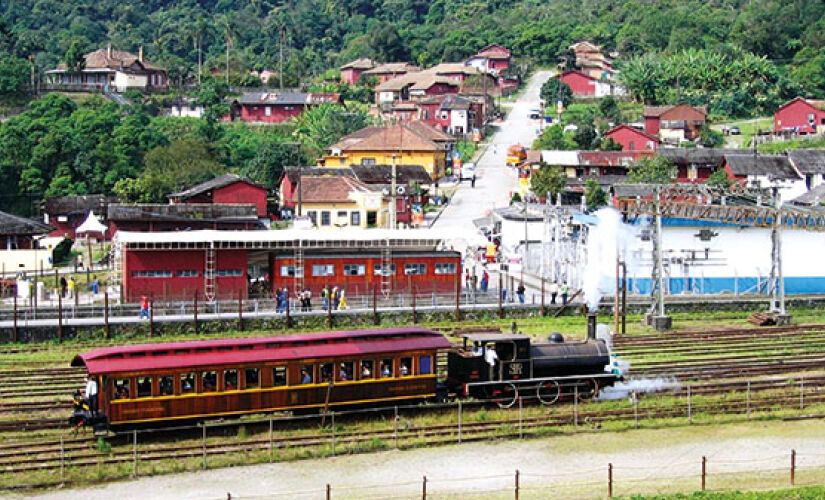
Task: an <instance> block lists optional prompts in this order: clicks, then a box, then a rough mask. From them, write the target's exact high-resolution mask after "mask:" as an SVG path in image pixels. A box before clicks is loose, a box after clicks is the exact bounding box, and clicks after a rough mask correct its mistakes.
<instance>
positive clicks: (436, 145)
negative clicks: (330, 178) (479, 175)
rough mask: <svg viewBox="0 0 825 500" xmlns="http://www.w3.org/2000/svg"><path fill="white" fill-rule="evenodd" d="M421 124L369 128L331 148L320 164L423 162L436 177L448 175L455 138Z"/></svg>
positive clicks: (339, 165)
mask: <svg viewBox="0 0 825 500" xmlns="http://www.w3.org/2000/svg"><path fill="white" fill-rule="evenodd" d="M439 134H442V133H441V132H439V131H438V130H435V129H433V128H432V127H429V126H428V125H425V124H421V123H416V122H412V123H400V124H396V125H392V126H388V127H367V128H366V129H362V130H359V131H357V132H355V133H353V134H350V135H347V136H344V137H342V138H341V140H340V141H338V142H337V143H335V144H333V145H332V146H330V147H328V148H327V154H326V155H325V156H324V157H323V158H321V159H319V162H318V163H319V166H327V167H347V166H350V165H367V166H369V165H382V164H383V165H392V164H396V165H421V166H422V167H424V169H425V170H426V171H427V173H428V174H429V175H430V178H432V179H434V180H435V179H439V178H441V177H442V176H443V175H444V169H445V166H446V158H447V150H448V147H449V144H450V143H451V141H452V140H454V139H453V138H452V137H449V136H447V135H446V134H444V135H439Z"/></svg>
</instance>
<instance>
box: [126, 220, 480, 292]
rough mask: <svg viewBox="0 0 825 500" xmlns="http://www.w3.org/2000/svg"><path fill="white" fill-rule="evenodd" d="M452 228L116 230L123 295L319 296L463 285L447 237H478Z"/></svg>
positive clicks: (448, 288)
mask: <svg viewBox="0 0 825 500" xmlns="http://www.w3.org/2000/svg"><path fill="white" fill-rule="evenodd" d="M478 238H479V237H478V235H475V234H474V233H473V234H472V235H470V234H468V235H465V236H462V235H457V234H455V231H450V233H449V234H447V233H440V232H435V231H404V230H386V229H366V230H358V231H353V230H348V231H336V232H330V231H323V232H317V231H307V230H281V231H212V230H205V231H185V232H155V233H137V232H126V231H120V232H119V233H118V234H117V236H116V238H115V241H114V244H115V245H116V246H117V247H118V248H119V249H120V255H121V259H120V262H119V265H120V273H119V274H120V279H121V285H122V290H123V297H122V299H123V301H125V302H137V301H139V300H140V299H141V297H143V296H148V297H151V298H153V299H154V300H182V299H188V300H191V299H192V298H193V297H194V296H195V293H197V294H198V296H199V297H200V298H201V299H203V300H215V299H221V300H233V299H235V300H236V299H238V298H248V297H249V296H250V295H251V294H252V293H251V292H252V291H253V290H254V293H257V294H260V295H269V294H271V293H272V291H273V290H275V289H282V288H287V289H288V290H289V292H290V294H291V295H293V296H294V294H295V292H296V291H299V290H303V289H305V288H308V289H310V290H311V291H312V295H313V297H316V298H318V297H320V292H321V289H322V288H323V287H324V286H329V287H332V286H338V287H339V288H344V289H346V290H347V295H348V296H350V297H355V296H358V295H367V294H372V293H376V292H378V291H379V290H380V291H381V292H383V293H392V292H393V291H396V292H399V291H409V289H410V287H413V288H414V289H415V290H416V292H417V293H431V292H432V293H452V292H454V291H456V290H457V289H460V287H461V278H462V276H461V272H462V270H461V256H460V254H459V253H458V252H456V251H452V250H450V251H445V250H442V246H443V244H444V243H445V242H447V241H451V242H456V241H458V242H461V241H463V242H470V241H473V242H475V243H476V244H477V242H476V240H477V239H478Z"/></svg>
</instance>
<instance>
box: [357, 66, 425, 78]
mask: <svg viewBox="0 0 825 500" xmlns="http://www.w3.org/2000/svg"><path fill="white" fill-rule="evenodd" d="M418 71H421V68H419V67H418V66H413V65H412V64H410V63H405V62H399V63H385V64H379V65H377V66H375V67H374V68H372V69H368V70H365V71H363V72H361V74H362V75H370V76H374V77H376V78H378V83H384V82H386V81H387V80H392V79H393V78H398V77H399V76H404V75H406V74H407V73H415V72H418Z"/></svg>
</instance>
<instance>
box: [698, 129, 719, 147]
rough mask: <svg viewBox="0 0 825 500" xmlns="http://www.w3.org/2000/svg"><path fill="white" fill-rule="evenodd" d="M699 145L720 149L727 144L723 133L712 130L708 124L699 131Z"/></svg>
mask: <svg viewBox="0 0 825 500" xmlns="http://www.w3.org/2000/svg"><path fill="white" fill-rule="evenodd" d="M699 143H700V144H702V146H704V147H706V148H718V147H721V146H722V145H723V144H725V136H724V135H722V132H717V131H716V130H713V129H711V128H710V127H709V126H708V125H707V123H705V124H704V125H702V127H701V128H700V129H699Z"/></svg>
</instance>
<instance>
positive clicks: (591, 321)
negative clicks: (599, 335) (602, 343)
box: [587, 312, 597, 340]
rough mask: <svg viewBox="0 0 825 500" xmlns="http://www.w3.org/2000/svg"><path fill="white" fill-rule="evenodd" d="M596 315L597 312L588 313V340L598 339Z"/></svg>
mask: <svg viewBox="0 0 825 500" xmlns="http://www.w3.org/2000/svg"><path fill="white" fill-rule="evenodd" d="M596 316H597V313H595V312H588V313H587V340H596Z"/></svg>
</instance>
